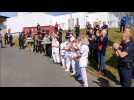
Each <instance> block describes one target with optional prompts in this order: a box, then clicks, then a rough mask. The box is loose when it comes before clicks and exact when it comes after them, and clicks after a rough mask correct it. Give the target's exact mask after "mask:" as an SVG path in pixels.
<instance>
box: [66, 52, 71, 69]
mask: <svg viewBox="0 0 134 100" xmlns="http://www.w3.org/2000/svg"><path fill="white" fill-rule="evenodd" d="M70 55H71V54H70V53H68V52H67V53H65V66H66V68H67V70H70V64H71V60H70Z"/></svg>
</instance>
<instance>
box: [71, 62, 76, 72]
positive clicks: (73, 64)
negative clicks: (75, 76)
mask: <svg viewBox="0 0 134 100" xmlns="http://www.w3.org/2000/svg"><path fill="white" fill-rule="evenodd" d="M75 62H76V61H75V60H71V66H72V71H73V73H76V68H75V67H76V64H75Z"/></svg>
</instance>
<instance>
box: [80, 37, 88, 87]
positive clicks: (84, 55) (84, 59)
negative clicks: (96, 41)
mask: <svg viewBox="0 0 134 100" xmlns="http://www.w3.org/2000/svg"><path fill="white" fill-rule="evenodd" d="M81 40H82V41H81V45H80V58H79V67H80V72H81V77H82V81H83V84H82V86H84V87H88V80H87V73H86V67H87V64H88V52H89V47H88V39H87V38H86V37H83V38H81Z"/></svg>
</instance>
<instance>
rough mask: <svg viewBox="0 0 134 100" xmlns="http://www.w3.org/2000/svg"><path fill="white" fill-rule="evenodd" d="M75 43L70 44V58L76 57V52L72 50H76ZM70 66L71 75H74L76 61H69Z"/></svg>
mask: <svg viewBox="0 0 134 100" xmlns="http://www.w3.org/2000/svg"><path fill="white" fill-rule="evenodd" d="M76 48H77V47H76V43H73V44H72V50H71V57H72V58H74V57H76V56H77V51H75V50H74V49H76ZM71 66H72V71H73V74H76V60H74V59H72V60H71Z"/></svg>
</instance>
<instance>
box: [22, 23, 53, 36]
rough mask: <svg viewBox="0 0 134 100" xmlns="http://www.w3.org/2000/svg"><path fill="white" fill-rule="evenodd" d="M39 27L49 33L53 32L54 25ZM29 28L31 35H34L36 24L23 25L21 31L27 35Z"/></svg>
mask: <svg viewBox="0 0 134 100" xmlns="http://www.w3.org/2000/svg"><path fill="white" fill-rule="evenodd" d="M40 27H41V31H43V30H44V31H48V32H49V33H52V32H54V26H52V25H49V26H40ZM30 30H31V32H32V36H34V35H35V34H37V26H34V27H24V28H23V32H24V33H25V34H26V35H27V34H28V33H29V31H30Z"/></svg>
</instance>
